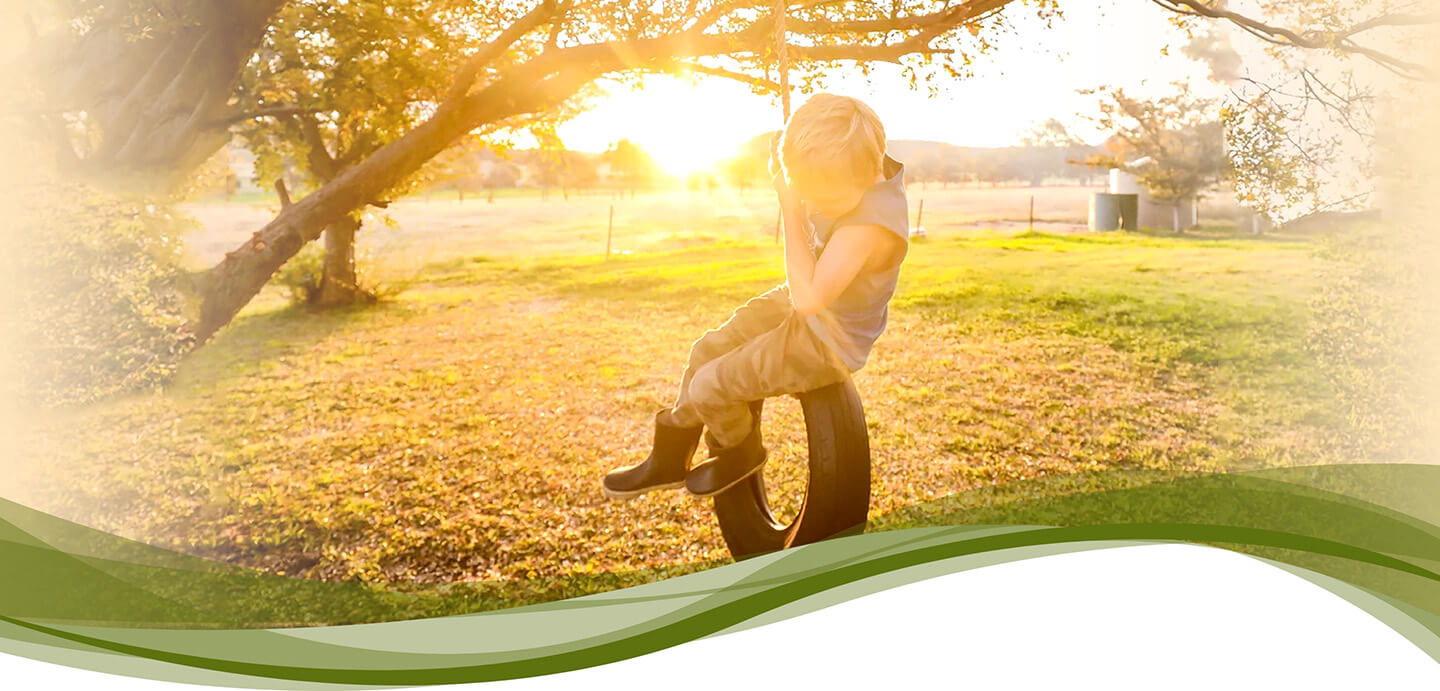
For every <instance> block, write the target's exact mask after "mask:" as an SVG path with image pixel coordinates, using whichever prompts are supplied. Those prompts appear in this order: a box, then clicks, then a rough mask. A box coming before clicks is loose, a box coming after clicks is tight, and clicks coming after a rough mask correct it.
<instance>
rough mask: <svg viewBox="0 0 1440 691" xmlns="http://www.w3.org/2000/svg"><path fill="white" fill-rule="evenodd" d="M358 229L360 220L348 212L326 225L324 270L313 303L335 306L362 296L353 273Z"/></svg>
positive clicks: (347, 303)
mask: <svg viewBox="0 0 1440 691" xmlns="http://www.w3.org/2000/svg"><path fill="white" fill-rule="evenodd" d="M358 230H360V221H358V220H355V219H354V218H352V217H351V216H350V215H348V214H347V215H346V216H345V217H344V218H343V219H341V220H339V221H336V222H334V223H331V224H330V225H329V226H328V227H326V228H325V269H324V271H323V272H322V273H321V278H320V294H319V295H317V296H316V297H315V304H317V305H320V306H322V307H338V306H340V305H349V304H352V303H354V302H356V301H357V300H359V299H360V298H362V297H365V293H364V291H362V290H360V287H359V285H358V281H357V280H356V276H355V232H356V231H358Z"/></svg>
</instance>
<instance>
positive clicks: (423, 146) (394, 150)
mask: <svg viewBox="0 0 1440 691" xmlns="http://www.w3.org/2000/svg"><path fill="white" fill-rule="evenodd" d="M505 105H509V104H506V103H504V102H500V108H498V109H497V110H498V111H499V112H498V113H497V114H493V115H492V114H490V113H489V112H488V111H489V110H492V109H496V108H494V107H493V106H490V104H489V103H486V102H479V101H471V102H467V103H466V105H464V106H461V107H456V108H449V109H443V108H442V109H441V111H440V112H437V113H436V114H435V116H434V117H433V118H431V119H430V120H428V121H426V122H424V123H421V124H420V125H419V126H417V127H416V128H415V129H413V130H411V131H410V132H409V133H407V134H405V135H404V136H402V137H400V138H399V139H397V140H395V141H393V142H391V143H389V144H386V145H385V146H383V147H380V149H378V150H377V151H376V152H375V153H374V154H371V155H370V156H369V157H368V158H366V159H365V160H364V161H362V162H360V163H359V164H357V165H355V166H354V167H351V168H348V169H346V170H345V171H344V172H342V173H341V174H340V175H339V176H337V177H336V178H335V179H334V180H331V181H330V182H328V183H326V184H325V185H324V186H322V187H321V188H320V189H318V190H316V191H315V192H313V193H311V194H310V195H308V196H306V197H305V198H304V199H301V200H299V201H297V202H295V203H294V204H291V205H290V206H288V207H286V208H284V209H282V210H281V211H280V214H279V215H277V216H276V217H275V218H274V219H273V220H271V221H270V223H268V224H266V225H265V227H264V228H261V229H260V230H258V231H256V232H255V234H254V235H252V236H251V237H250V239H249V240H248V241H246V242H245V244H243V245H241V246H240V247H238V248H236V249H234V250H231V251H230V252H227V253H226V254H225V258H224V259H222V260H221V261H220V263H218V264H216V265H215V266H213V267H211V268H210V269H209V270H207V271H204V272H202V273H200V274H198V275H195V276H193V289H194V291H195V293H196V294H197V295H198V296H199V297H200V314H199V317H198V318H197V319H196V321H195V323H194V324H193V331H194V333H195V344H196V345H197V346H198V345H200V344H203V343H205V342H206V341H207V340H209V339H210V337H211V336H213V335H215V332H216V331H218V330H220V328H221V327H223V326H225V325H226V324H228V323H230V320H231V319H234V318H235V313H237V312H239V311H240V308H242V307H244V306H245V305H246V304H247V303H249V302H250V300H251V299H252V298H254V297H255V294H256V293H259V292H260V289H261V288H263V287H264V286H265V283H266V282H268V281H269V280H270V277H271V276H272V275H274V274H275V272H276V271H277V270H279V268H280V267H281V266H282V265H283V264H284V263H285V262H286V261H287V260H288V259H290V257H293V256H295V253H296V252H299V251H300V248H301V247H304V246H305V243H307V242H310V241H312V240H314V239H315V238H317V237H318V236H319V235H320V233H321V231H322V230H323V229H324V228H325V227H326V226H328V225H330V224H332V223H335V222H337V221H340V220H342V219H343V218H344V217H345V216H346V214H348V213H349V212H350V211H352V210H354V209H358V208H360V207H361V206H364V205H365V204H368V203H369V202H371V201H373V200H375V199H376V198H377V197H378V196H379V195H380V193H382V192H384V191H385V190H387V189H389V188H391V187H393V186H394V185H395V184H396V183H398V182H400V181H401V180H403V179H405V177H407V176H409V175H410V174H412V173H414V172H415V171H417V170H419V169H420V167H421V166H422V165H424V163H425V162H426V161H428V160H430V159H431V158H433V157H434V156H435V155H436V154H438V153H439V152H440V151H442V150H444V149H445V147H446V146H449V145H450V143H451V142H453V141H454V140H455V139H457V138H459V137H460V136H461V135H463V134H464V133H465V132H467V131H469V130H470V129H472V128H473V127H475V123H476V122H485V121H488V118H492V117H495V118H498V117H501V116H503V115H504V114H506V111H507V109H506V108H504V106H505ZM482 109H483V110H485V111H487V112H476V111H477V110H482Z"/></svg>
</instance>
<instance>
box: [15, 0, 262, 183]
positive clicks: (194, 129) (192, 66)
mask: <svg viewBox="0 0 1440 691" xmlns="http://www.w3.org/2000/svg"><path fill="white" fill-rule="evenodd" d="M285 1H286V0H233V1H231V0H225V1H221V0H196V1H194V2H188V3H173V4H167V5H166V6H167V7H168V8H171V9H172V10H173V9H178V10H179V14H178V15H177V16H173V17H167V19H170V20H173V21H171V25H173V26H175V27H176V28H175V29H174V30H172V31H161V32H157V33H156V34H154V35H150V36H136V35H135V30H134V27H133V22H134V17H133V16H131V13H132V8H131V7H130V6H129V5H128V4H124V3H121V4H118V5H116V6H114V7H112V8H110V9H109V10H108V11H105V12H104V13H103V14H102V15H101V16H100V17H98V18H97V19H96V20H95V27H94V28H92V29H91V30H90V31H88V32H86V33H85V34H84V35H83V36H81V37H80V38H79V39H78V40H74V41H73V42H72V41H71V39H69V37H59V38H56V37H46V38H45V39H44V40H45V41H46V43H45V45H44V47H42V48H41V49H40V54H39V58H38V61H37V63H36V64H35V65H33V67H34V68H35V69H36V70H37V71H38V76H37V78H36V83H37V84H38V85H39V86H40V87H41V88H42V89H43V90H44V92H45V94H44V95H45V100H46V105H47V107H48V108H50V109H53V110H56V111H67V112H79V111H83V112H84V113H85V114H86V117H87V119H88V120H89V121H90V122H91V123H93V124H94V125H95V127H89V128H87V129H89V130H90V132H89V134H90V135H91V136H92V137H94V138H95V140H94V142H93V147H90V148H89V149H88V150H82V151H78V152H77V151H75V150H74V148H73V146H72V144H71V142H69V141H63V140H62V141H57V142H56V144H57V145H58V146H60V147H61V152H62V156H65V157H66V158H68V159H69V164H70V165H73V166H74V168H75V170H76V171H77V172H80V173H81V174H83V175H85V177H86V178H87V179H89V180H91V181H93V182H95V183H98V184H102V185H105V186H107V187H123V188H125V189H132V190H133V189H138V190H141V191H148V190H159V191H167V190H169V189H170V188H172V187H173V186H174V185H175V184H176V183H177V182H179V181H180V180H183V179H184V178H185V177H186V176H188V175H189V174H190V173H191V172H193V171H194V170H195V169H196V168H198V167H199V166H200V165H201V164H202V163H204V162H205V160H206V159H208V158H209V157H210V156H211V155H212V154H214V153H215V152H216V151H217V150H219V149H220V147H222V146H224V145H225V142H227V141H229V139H230V132H229V129H230V124H231V122H230V121H231V120H232V119H233V118H235V117H236V115H237V114H236V113H235V112H234V110H233V107H232V106H230V104H229V101H230V98H231V95H232V94H233V93H234V91H235V85H236V84H237V83H238V81H239V79H240V74H241V72H242V70H243V69H244V67H245V63H246V61H247V60H249V59H250V56H251V55H252V54H254V52H255V49H256V48H257V47H258V46H259V45H260V42H261V40H262V39H263V38H264V35H265V30H266V28H267V27H268V26H269V25H270V20H271V18H272V17H273V16H274V15H275V13H276V12H277V11H278V10H279V9H280V7H281V6H282V5H284V4H285Z"/></svg>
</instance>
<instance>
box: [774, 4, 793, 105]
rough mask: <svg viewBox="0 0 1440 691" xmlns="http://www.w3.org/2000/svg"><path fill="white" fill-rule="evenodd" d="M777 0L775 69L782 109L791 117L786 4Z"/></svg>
mask: <svg viewBox="0 0 1440 691" xmlns="http://www.w3.org/2000/svg"><path fill="white" fill-rule="evenodd" d="M787 2H788V0H775V70H776V71H777V72H779V73H780V75H779V76H780V109H781V111H782V112H783V113H784V114H785V120H787V121H788V120H789V119H790V51H789V44H788V42H787V41H786V40H785V5H786V3H787Z"/></svg>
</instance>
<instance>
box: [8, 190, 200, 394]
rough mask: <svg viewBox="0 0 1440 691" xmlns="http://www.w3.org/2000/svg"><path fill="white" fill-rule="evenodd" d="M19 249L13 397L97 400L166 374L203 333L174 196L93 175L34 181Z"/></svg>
mask: <svg viewBox="0 0 1440 691" xmlns="http://www.w3.org/2000/svg"><path fill="white" fill-rule="evenodd" d="M23 193H24V195H25V196H24V198H23V199H24V202H25V203H24V204H22V206H21V209H20V210H19V212H18V213H19V215H20V217H19V219H18V220H19V223H18V224H17V225H16V228H18V232H16V233H15V234H14V235H15V238H14V244H13V246H12V251H13V252H14V253H15V254H14V255H13V256H12V260H13V262H14V266H15V268H14V274H13V275H11V276H8V277H9V278H11V279H13V280H15V282H16V287H15V289H14V290H13V291H12V292H11V294H10V296H9V297H10V299H12V300H13V301H14V307H13V311H12V314H13V315H14V316H15V317H16V319H15V327H14V330H13V331H11V332H9V333H7V334H6V336H7V337H10V338H14V339H15V345H14V347H13V349H12V356H13V358H14V362H13V365H14V366H15V368H16V375H15V376H13V377H9V378H8V379H9V380H10V382H9V383H10V385H11V386H12V387H14V388H15V389H16V390H15V391H14V392H12V395H13V397H12V400H16V401H19V402H21V403H29V404H34V405H40V406H44V407H53V406H60V405H73V404H81V403H88V402H91V401H94V400H97V399H100V398H104V397H106V396H110V395H113V394H116V393H121V392H126V391H134V390H138V389H143V388H146V387H152V386H155V385H158V384H160V383H162V382H164V381H165V380H166V379H167V378H168V377H169V376H170V375H171V374H172V373H173V372H174V370H175V368H176V367H177V366H178V364H179V361H180V358H181V357H182V356H183V355H184V353H185V352H186V351H188V350H189V349H190V347H191V346H192V345H193V343H194V337H193V335H192V334H191V333H190V331H189V329H188V327H187V326H186V324H187V322H189V321H191V319H190V317H191V315H192V314H193V310H194V309H195V307H196V305H195V304H194V301H193V300H192V299H191V298H190V296H189V294H188V292H187V288H186V286H188V281H187V280H186V278H187V276H186V273H185V271H184V270H183V268H182V267H181V263H180V258H181V242H180V240H181V236H182V234H183V233H185V232H186V231H188V230H190V229H191V228H193V227H194V226H195V225H196V224H195V222H194V220H193V219H190V218H188V217H184V216H181V215H177V214H176V213H175V212H173V211H172V210H170V209H168V208H166V207H165V206H164V205H161V204H156V203H150V202H147V201H145V200H131V199H123V198H120V197H115V196H112V195H108V194H105V193H102V192H99V191H97V190H95V189H93V188H90V187H87V186H86V185H84V184H81V183H76V182H60V181H57V180H54V179H46V180H44V181H41V182H35V183H32V184H31V185H28V186H27V188H26V189H25V190H23Z"/></svg>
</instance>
